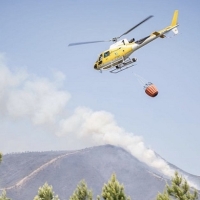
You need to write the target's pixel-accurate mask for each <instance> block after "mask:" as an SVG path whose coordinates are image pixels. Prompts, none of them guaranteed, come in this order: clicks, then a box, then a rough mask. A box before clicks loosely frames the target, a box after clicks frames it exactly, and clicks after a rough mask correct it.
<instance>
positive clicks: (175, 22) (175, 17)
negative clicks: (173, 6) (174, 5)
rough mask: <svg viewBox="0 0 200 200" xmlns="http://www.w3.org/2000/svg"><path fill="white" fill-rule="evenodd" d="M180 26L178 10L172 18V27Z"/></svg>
mask: <svg viewBox="0 0 200 200" xmlns="http://www.w3.org/2000/svg"><path fill="white" fill-rule="evenodd" d="M177 25H178V10H175V11H174V15H173V18H172V22H171V26H172V27H173V26H177Z"/></svg>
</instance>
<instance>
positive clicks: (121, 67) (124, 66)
mask: <svg viewBox="0 0 200 200" xmlns="http://www.w3.org/2000/svg"><path fill="white" fill-rule="evenodd" d="M136 61H137V59H136V58H133V59H130V58H128V59H126V60H125V61H124V62H123V63H121V64H119V65H118V66H116V68H115V69H113V70H111V71H110V73H114V74H117V73H119V72H121V71H124V70H126V69H128V68H130V67H133V66H134V64H132V63H134V62H136ZM130 64H132V65H130ZM127 65H129V66H127Z"/></svg>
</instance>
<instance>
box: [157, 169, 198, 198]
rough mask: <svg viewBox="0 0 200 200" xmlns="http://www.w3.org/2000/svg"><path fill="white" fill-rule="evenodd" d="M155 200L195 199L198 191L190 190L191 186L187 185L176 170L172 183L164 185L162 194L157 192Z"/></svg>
mask: <svg viewBox="0 0 200 200" xmlns="http://www.w3.org/2000/svg"><path fill="white" fill-rule="evenodd" d="M156 199H157V200H171V199H172V200H174V199H178V200H197V199H198V193H197V191H196V190H194V192H191V188H190V186H189V185H188V183H187V181H186V180H185V179H183V178H182V177H181V176H180V175H179V174H178V172H175V174H174V177H173V178H172V183H171V185H170V186H169V185H168V184H167V185H166V188H165V190H164V192H163V194H161V193H159V194H158V195H157V198H156Z"/></svg>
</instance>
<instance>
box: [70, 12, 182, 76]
mask: <svg viewBox="0 0 200 200" xmlns="http://www.w3.org/2000/svg"><path fill="white" fill-rule="evenodd" d="M152 17H153V16H152V15H150V16H148V17H147V18H145V19H144V20H142V21H141V22H140V23H138V24H136V25H135V26H134V27H132V28H131V29H129V30H128V31H126V32H125V33H123V34H122V35H120V36H118V37H114V38H112V39H110V40H99V41H88V42H77V43H70V44H69V45H68V46H75V45H82V44H91V43H99V42H113V44H112V45H110V48H109V49H108V50H106V51H104V52H102V53H101V54H100V55H99V57H98V59H97V61H96V62H95V64H94V69H95V70H99V71H100V72H102V70H110V72H111V73H119V72H121V71H123V70H125V69H128V68H130V67H132V66H134V65H135V63H136V61H137V58H130V55H131V54H132V53H133V52H134V51H136V50H138V49H140V48H141V47H143V46H144V45H146V44H148V43H150V42H152V41H153V40H155V39H157V38H159V37H160V38H165V37H166V33H168V32H170V31H172V32H173V33H174V35H177V34H178V29H177V27H178V10H175V11H174V14H173V18H172V21H171V24H170V25H169V26H167V27H165V28H164V29H162V30H160V31H154V32H153V33H151V34H150V35H149V36H147V37H144V38H142V39H140V40H137V41H135V39H134V38H132V39H131V40H128V39H123V40H119V38H121V37H122V36H124V35H126V34H128V33H130V32H131V31H132V30H134V29H135V28H137V27H138V26H140V25H141V24H143V23H144V22H146V21H147V20H149V19H150V18H152ZM118 40H119V41H118Z"/></svg>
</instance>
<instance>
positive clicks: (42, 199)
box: [34, 183, 59, 200]
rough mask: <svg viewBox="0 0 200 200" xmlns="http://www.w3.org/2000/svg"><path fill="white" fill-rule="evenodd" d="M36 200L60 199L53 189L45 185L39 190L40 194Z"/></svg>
mask: <svg viewBox="0 0 200 200" xmlns="http://www.w3.org/2000/svg"><path fill="white" fill-rule="evenodd" d="M34 200H59V198H58V196H55V195H54V192H53V187H52V186H49V185H48V184H47V183H45V184H44V185H43V186H42V187H40V188H39V190H38V194H37V195H36V196H35V198H34Z"/></svg>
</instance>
